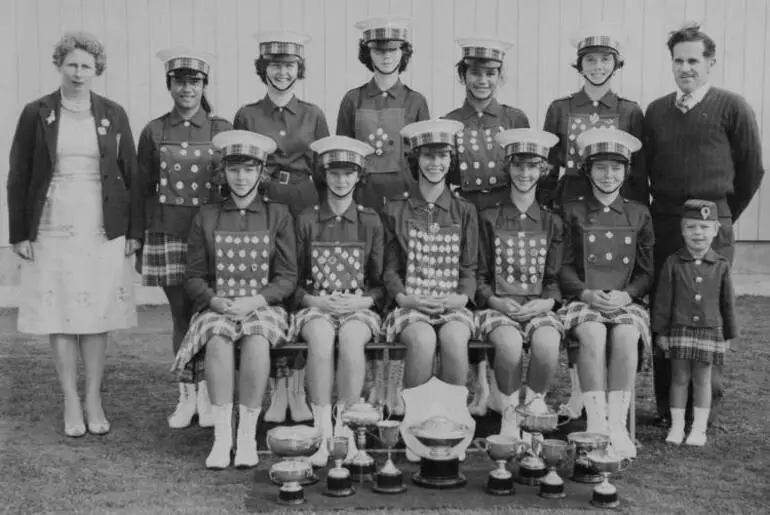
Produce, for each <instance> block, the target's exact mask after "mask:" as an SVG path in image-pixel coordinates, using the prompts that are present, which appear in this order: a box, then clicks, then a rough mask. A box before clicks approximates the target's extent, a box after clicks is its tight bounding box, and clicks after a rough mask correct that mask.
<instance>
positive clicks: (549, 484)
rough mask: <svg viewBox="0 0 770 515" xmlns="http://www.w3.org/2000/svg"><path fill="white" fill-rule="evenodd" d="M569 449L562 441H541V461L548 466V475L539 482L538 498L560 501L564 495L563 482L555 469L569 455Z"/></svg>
mask: <svg viewBox="0 0 770 515" xmlns="http://www.w3.org/2000/svg"><path fill="white" fill-rule="evenodd" d="M569 451H570V447H569V444H567V442H563V441H562V440H552V439H548V440H543V442H542V444H541V452H542V456H543V461H545V464H546V465H547V466H548V474H546V476H545V477H544V478H543V479H542V480H541V481H540V493H539V495H540V497H545V498H546V499H562V498H564V497H565V496H566V494H565V493H564V480H562V478H561V477H559V473H558V472H556V468H557V467H560V466H561V465H562V464H563V463H564V461H565V460H566V459H567V456H568V455H569Z"/></svg>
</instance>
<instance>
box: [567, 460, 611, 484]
mask: <svg viewBox="0 0 770 515" xmlns="http://www.w3.org/2000/svg"><path fill="white" fill-rule="evenodd" d="M570 479H572V481H575V482H576V483H584V484H587V485H593V484H596V483H601V482H602V481H604V478H603V477H602V476H601V474H598V473H597V472H596V471H595V470H594V469H593V468H592V467H587V466H585V465H582V464H580V463H575V468H574V469H573V471H572V477H570Z"/></svg>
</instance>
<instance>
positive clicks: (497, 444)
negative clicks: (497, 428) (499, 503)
mask: <svg viewBox="0 0 770 515" xmlns="http://www.w3.org/2000/svg"><path fill="white" fill-rule="evenodd" d="M484 443H485V447H486V451H487V454H488V455H489V457H490V458H491V459H492V460H493V461H494V462H495V463H496V464H497V468H496V469H494V470H492V471H491V472H490V473H489V476H488V478H487V488H486V489H487V493H489V494H491V495H512V494H513V493H514V486H513V474H511V472H510V471H509V470H508V469H507V468H505V465H506V463H508V461H510V460H511V459H512V458H518V457H519V456H520V455H521V453H522V452H523V450H524V445H525V444H524V443H523V442H522V441H521V440H517V439H515V438H511V437H508V436H503V435H492V436H488V437H487V438H486V440H485V442H484Z"/></svg>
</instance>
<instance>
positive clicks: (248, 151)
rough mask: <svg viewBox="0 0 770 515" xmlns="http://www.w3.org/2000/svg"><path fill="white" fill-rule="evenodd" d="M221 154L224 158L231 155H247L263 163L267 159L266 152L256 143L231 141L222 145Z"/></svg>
mask: <svg viewBox="0 0 770 515" xmlns="http://www.w3.org/2000/svg"><path fill="white" fill-rule="evenodd" d="M222 156H223V157H224V158H228V157H233V156H247V157H252V158H254V159H256V160H257V161H262V162H263V163H264V162H266V161H267V156H268V153H267V152H265V151H264V150H263V149H261V148H259V147H258V146H256V145H249V144H243V143H233V144H230V145H225V146H224V147H222Z"/></svg>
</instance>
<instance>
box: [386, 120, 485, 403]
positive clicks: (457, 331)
mask: <svg viewBox="0 0 770 515" xmlns="http://www.w3.org/2000/svg"><path fill="white" fill-rule="evenodd" d="M462 128H463V125H462V123H460V122H457V121H454V120H429V121H424V122H417V123H413V124H410V125H407V126H406V127H404V129H403V130H402V131H401V135H402V136H403V137H404V138H405V139H406V140H407V141H408V143H409V148H410V153H409V156H408V159H409V167H410V170H411V172H412V176H413V177H414V179H415V180H416V181H417V184H416V186H414V187H412V189H411V190H410V191H408V192H405V193H403V194H402V195H400V196H398V197H395V198H393V199H391V200H389V201H388V203H387V204H386V205H385V210H384V212H383V215H382V218H383V224H384V226H385V234H386V239H385V241H386V243H385V264H384V272H383V281H384V282H385V286H386V288H387V289H388V293H389V294H390V297H391V298H392V299H394V300H395V303H396V308H395V310H394V311H393V312H391V313H390V314H389V315H388V317H387V319H386V320H385V323H384V330H385V333H386V338H387V341H388V342H395V341H397V340H400V341H401V342H402V343H404V344H405V345H406V347H407V351H406V353H407V354H406V363H405V378H404V386H405V387H407V388H411V387H415V386H419V385H421V384H423V383H425V382H427V381H428V380H429V379H430V377H431V376H432V371H433V363H434V359H435V353H436V346H437V344H438V347H439V349H440V356H441V374H440V377H441V379H442V380H443V381H445V382H447V383H450V384H456V385H465V382H466V379H467V376H468V341H469V340H470V337H471V335H472V334H473V333H474V327H475V326H474V319H473V313H471V311H470V310H469V309H468V306H469V305H470V304H471V302H472V300H473V297H474V295H475V293H476V267H477V261H478V222H477V218H476V209H475V208H474V207H473V204H471V203H470V202H467V201H465V200H463V199H461V198H460V197H459V196H458V195H456V194H454V193H452V191H450V189H449V186H448V179H447V176H448V174H450V173H452V172H453V171H454V169H455V167H456V165H457V154H456V147H455V135H456V134H457V133H458V132H460V131H461V130H462Z"/></svg>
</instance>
